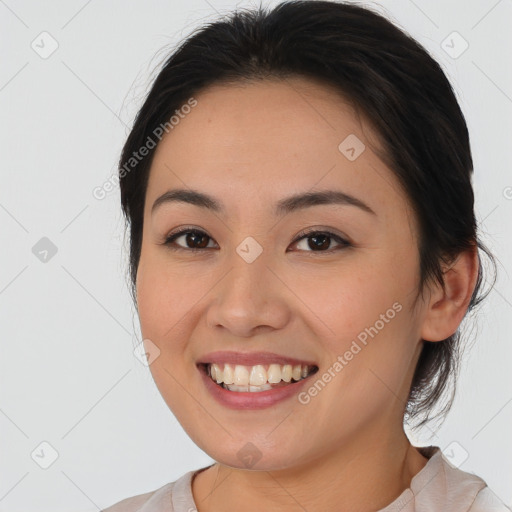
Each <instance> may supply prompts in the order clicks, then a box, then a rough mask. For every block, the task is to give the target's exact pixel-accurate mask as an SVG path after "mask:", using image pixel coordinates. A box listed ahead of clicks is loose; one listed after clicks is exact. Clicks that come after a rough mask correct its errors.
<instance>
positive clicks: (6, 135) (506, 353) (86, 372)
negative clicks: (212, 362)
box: [0, 0, 512, 512]
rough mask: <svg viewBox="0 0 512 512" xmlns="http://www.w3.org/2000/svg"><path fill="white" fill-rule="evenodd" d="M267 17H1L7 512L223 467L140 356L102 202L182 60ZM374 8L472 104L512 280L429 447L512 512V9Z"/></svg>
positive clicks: (58, 507) (386, 4) (30, 6)
mask: <svg viewBox="0 0 512 512" xmlns="http://www.w3.org/2000/svg"><path fill="white" fill-rule="evenodd" d="M275 3H276V2H264V4H265V5H274V4H275ZM255 4H256V2H235V1H227V0H226V1H219V0H211V1H207V0H186V1H185V0H173V1H172V2H164V1H157V0H153V1H148V2H142V1H138V2H136V1H126V0H123V1H121V0H110V1H101V2H100V1H99V0H89V1H84V0H74V1H69V0H68V1H66V2H64V1H57V0H52V1H49V2H28V1H18V2H15V1H14V0H5V1H3V0H0V34H1V37H2V48H3V54H2V61H1V62H2V65H1V69H0V115H1V119H2V123H1V134H0V140H1V141H2V142H1V143H2V146H1V149H2V152H1V158H2V165H1V168H0V169H1V170H0V172H1V187H0V237H1V240H0V242H1V265H0V325H1V333H2V343H1V344H0V350H1V354H0V375H1V385H0V432H1V436H0V443H1V448H0V449H1V455H0V511H7V510H9V511H10V512H18V511H24V512H27V511H52V512H60V511H69V510H74V511H77V512H80V511H86V510H91V511H92V510H98V508H100V507H105V506H107V505H110V504H111V503H113V502H115V501H119V500H121V499H123V498H125V497H128V496H132V495H135V494H139V493H143V492H148V491H150V490H154V489H156V488H157V487H160V486H161V485H163V484H165V483H166V482H169V481H172V480H175V479H176V478H178V477H179V476H181V475H182V474H183V473H184V472H185V471H189V470H192V469H196V468H199V467H201V466H204V465H207V464H209V463H210V461H211V459H210V458H209V457H208V456H207V455H206V454H204V453H203V452H201V451H200V450H199V449H198V448H197V447H196V446H195V445H194V444H193V443H192V442H191V441H190V440H189V439H188V437H187V436H186V434H185V433H184V432H183V430H182V429H181V427H180V425H179V424H178V423H177V421H176V420H175V418H174V417H173V415H172V414H171V413H170V411H169V410H168V409H167V407H166V405H165V404H164V402H163V400H162V399H161V397H160V395H159V393H158V390H157V389H156V387H155V385H154V383H153V381H152V378H151V376H150V373H149V370H148V368H147V367H145V366H144V365H143V364H141V363H140V362H139V360H138V359H137V358H136V357H135V356H134V354H133V346H134V344H135V343H136V342H137V340H140V332H139V330H138V323H137V318H136V315H135V312H134V308H133V306H132V304H131V302H130V298H129V293H128V289H127V286H126V279H125V272H126V249H127V243H126V240H125V238H124V232H123V220H122V217H121V213H120V207H119V196H118V188H115V189H114V190H113V192H112V193H110V194H109V195H108V196H107V197H106V198H105V199H103V200H98V199H95V198H94V197H93V194H92V191H93V189H94V188H95V187H97V186H101V185H102V184H103V183H104V182H105V180H107V179H108V178H109V177H110V176H111V175H112V174H113V173H115V171H116V162H117V159H118V156H119V152H120V149H121V147H122V144H123V141H124V139H125V137H126V135H127V133H128V130H129V127H130V126H131V123H132V121H133V116H134V114H135V113H136V110H137V108H138V107H139V106H140V104H141V101H142V99H143V96H144V94H145V92H146V91H147V87H148V86H149V84H150V83H151V78H152V76H154V74H153V75H151V72H152V70H153V68H154V66H155V65H157V64H158V63H159V62H160V61H161V60H162V59H163V57H164V55H165V52H166V51H167V50H169V49H170V48H172V47H173V45H175V44H176V43H178V42H179V41H180V40H181V38H182V37H185V36H187V35H188V34H189V33H190V32H191V30H192V29H193V28H194V27H195V26H196V25H198V24H201V23H204V22H206V21H211V20H212V19H214V18H215V17H216V16H217V13H222V12H224V11H226V10H228V9H231V8H233V7H235V6H237V5H238V6H241V7H243V6H253V5H255ZM369 5H373V6H376V8H377V10H379V11H380V12H382V13H385V14H387V15H388V16H389V17H390V18H391V19H392V20H393V21H394V22H396V23H398V24H399V25H400V26H401V27H402V28H405V29H406V30H407V31H408V32H409V33H410V34H412V35H413V36H414V37H416V38H417V39H418V40H419V41H420V42H421V43H422V44H423V45H425V46H426V48H427V49H428V50H429V51H430V52H431V53H432V54H433V55H434V57H435V58H436V59H437V60H438V61H440V62H441V64H442V66H443V69H445V71H446V73H447V74H448V76H449V78H450V80H451V82H452V84H453V86H454V88H455V89H456V92H457V95H458V98H459V100H460V103H461V106H462V109H463V111H464V113H465V115H466V118H467V122H468V125H469V130H470V134H471V139H472V147H473V154H474V160H475V178H474V186H475V192H476V197H477V201H476V210H477V215H478V219H479V222H480V227H481V229H482V231H483V234H484V241H485V242H487V244H488V245H489V247H490V248H491V249H492V250H493V251H494V252H495V254H496V256H497V257H498V259H499V265H500V268H499V272H500V278H499V281H498V283H497V285H496V288H495V289H494V291H493V292H492V293H491V294H490V296H489V298H488V301H487V303H486V304H485V306H483V307H482V309H481V316H480V317H479V320H478V321H477V323H476V329H474V331H473V334H475V335H477V336H478V339H477V341H476V343H475V344H474V346H473V347H472V349H471V351H468V352H467V354H466V356H465V360H464V361H465V362H464V365H463V368H462V374H461V378H460V384H459V392H458V395H457V400H456V402H455V405H454V407H453V409H452V412H451V413H450V415H449V417H448V419H447V421H446V422H445V424H444V425H443V426H442V428H441V429H440V430H439V431H437V432H432V431H431V430H428V429H425V430H424V431H422V432H421V433H419V434H417V435H416V436H413V437H412V441H413V442H414V443H416V444H418V445H426V444H435V445H438V446H440V447H441V448H442V449H443V450H444V452H445V454H447V456H449V457H451V459H452V461H453V462H454V463H455V464H457V465H459V466H460V467H461V469H463V470H465V471H470V472H474V473H476V474H478V475H479V476H481V477H482V478H484V479H485V480H486V481H487V482H488V484H489V486H490V487H491V488H492V489H493V490H494V492H495V493H496V494H497V495H498V496H499V497H500V499H501V500H503V501H504V502H505V503H507V504H509V505H510V504H511V503H512V486H511V485H510V482H512V462H511V461H512V438H511V436H510V431H511V425H512V403H511V402H512V383H511V377H510V360H511V359H512V343H511V340H510V335H509V333H510V330H511V327H512V292H511V291H510V278H509V275H508V269H510V268H511V267H512V261H511V259H512V245H511V242H510V239H511V228H510V222H508V219H510V216H511V213H512V188H511V187H512V173H511V170H510V169H511V156H510V144H511V131H512V130H511V124H512V123H511V115H510V114H511V111H512V99H511V97H512V76H511V68H510V65H506V62H510V57H511V55H510V53H511V51H510V49H511V48H512V41H511V39H512V37H511V30H510V26H511V18H512V2H511V1H510V0H501V1H496V0H492V1H484V0H480V1H477V0H472V1H462V0H459V1H455V0H451V1H445V0H438V1H434V0H429V1H421V2H420V0H416V1H415V2H413V1H411V0H403V1H400V2H399V1H381V2H373V3H369ZM44 31H46V32H48V33H49V34H50V35H49V36H48V35H40V34H41V33H42V32H44ZM454 31H456V32H458V33H459V34H460V36H461V37H462V38H463V39H461V38H459V37H458V36H457V35H453V32H454ZM54 41H56V43H55V42H54ZM443 41H445V42H444V43H443ZM464 41H467V43H468V44H469V47H468V48H467V49H466V51H464V52H463V53H461V54H460V55H459V53H460V52H461V50H462V49H463V48H464ZM52 44H53V45H55V44H58V48H57V49H56V50H55V51H54V52H53V53H52V54H51V55H47V54H46V53H48V52H50V51H51V50H52ZM45 52H46V53H45ZM43 57H45V58H43ZM43 237H47V238H48V239H49V240H50V241H51V243H52V244H53V246H54V247H55V248H56V250H57V252H56V254H54V255H53V254H52V249H51V247H49V245H48V244H49V242H48V241H47V240H46V241H45V240H43V241H40V240H41V239H42V238H43ZM36 244H39V245H36ZM34 246H35V247H36V249H33V248H34ZM44 250H48V251H49V252H48V253H44ZM41 251H43V252H41ZM34 253H35V254H34ZM41 258H43V260H44V258H46V261H41ZM205 421H207V419H205ZM43 441H45V442H47V443H49V444H50V445H51V447H49V446H47V445H42V446H41V443H42V442H43ZM34 450H35V451H34ZM52 450H55V451H56V452H57V453H58V458H57V459H56V460H55V461H54V462H53V464H51V465H50V466H49V467H48V468H47V469H43V468H42V467H40V465H41V464H43V465H44V464H48V463H50V462H51V457H52ZM31 454H34V455H33V457H32V456H31Z"/></svg>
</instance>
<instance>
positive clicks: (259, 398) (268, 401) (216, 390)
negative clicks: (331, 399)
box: [198, 368, 309, 409]
mask: <svg viewBox="0 0 512 512" xmlns="http://www.w3.org/2000/svg"><path fill="white" fill-rule="evenodd" d="M198 370H199V373H200V374H201V377H202V379H203V382H204V383H205V386H206V389H208V391H210V393H211V394H212V395H213V398H215V399H216V400H217V402H219V403H220V404H222V405H224V406H226V407H230V408H231V409H264V408H266V407H270V406H272V405H274V404H276V403H278V402H282V401H283V400H286V399H287V398H290V397H292V396H294V395H296V394H297V393H298V392H299V391H300V390H301V388H302V387H303V385H304V382H306V381H307V380H308V378H309V377H306V378H305V379H301V380H300V381H299V382H294V383H292V384H288V385H287V386H282V387H279V388H274V389H269V390H267V391H255V392H250V391H246V392H244V391H229V390H228V389H224V388H223V387H222V386H219V385H218V384H216V383H215V382H213V380H212V379H211V377H209V376H208V375H206V372H205V371H203V370H202V369H201V368H198Z"/></svg>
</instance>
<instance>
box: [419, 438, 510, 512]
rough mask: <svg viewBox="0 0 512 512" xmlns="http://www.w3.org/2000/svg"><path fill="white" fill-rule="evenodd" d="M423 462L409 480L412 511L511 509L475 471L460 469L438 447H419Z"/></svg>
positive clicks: (501, 511)
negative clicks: (419, 469) (425, 462)
mask: <svg viewBox="0 0 512 512" xmlns="http://www.w3.org/2000/svg"><path fill="white" fill-rule="evenodd" d="M422 453H424V454H427V455H426V456H430V458H429V461H428V463H427V465H426V466H425V467H424V468H423V470H421V471H420V472H419V473H418V474H417V475H416V476H415V477H414V478H413V479H412V481H411V489H412V492H413V494H414V497H413V500H412V501H413V503H414V505H415V507H414V508H413V509H412V510H415V512H427V511H431V510H443V511H447V512H448V511H450V512H512V510H510V509H509V508H507V507H506V506H505V504H504V503H502V502H501V501H500V500H499V499H498V497H497V496H496V495H495V494H494V493H493V492H492V491H491V489H490V488H489V487H488V486H487V483H486V482H485V480H483V479H482V478H480V477H479V476H478V475H475V474H473V473H469V472H466V471H463V470H461V469H460V468H458V467H456V466H454V465H453V464H452V463H451V462H450V460H449V458H447V457H445V455H444V454H443V452H441V450H440V448H439V447H428V448H427V449H425V448H423V452H422Z"/></svg>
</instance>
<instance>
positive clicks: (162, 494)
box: [100, 482, 176, 512]
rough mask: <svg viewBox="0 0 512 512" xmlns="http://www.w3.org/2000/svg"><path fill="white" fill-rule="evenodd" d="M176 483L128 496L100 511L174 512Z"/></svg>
mask: <svg viewBox="0 0 512 512" xmlns="http://www.w3.org/2000/svg"><path fill="white" fill-rule="evenodd" d="M175 484H176V482H170V483H167V484H165V485H163V486H162V487H160V488H159V489H156V490H154V491H151V492H147V493H144V494H138V495H137V496H132V497H130V498H126V499H124V500H122V501H119V502H117V503H114V504H113V505H111V506H109V507H108V508H105V509H102V510H101V511H100V512H160V511H165V512H173V508H172V504H171V503H172V501H171V500H172V491H173V488H174V486H175ZM163 504H165V505H163ZM164 507H165V508H164Z"/></svg>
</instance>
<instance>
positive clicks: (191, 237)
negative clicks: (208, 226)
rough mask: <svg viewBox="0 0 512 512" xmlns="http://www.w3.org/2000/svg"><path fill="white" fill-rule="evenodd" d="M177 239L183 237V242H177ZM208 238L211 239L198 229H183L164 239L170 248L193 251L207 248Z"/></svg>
mask: <svg viewBox="0 0 512 512" xmlns="http://www.w3.org/2000/svg"><path fill="white" fill-rule="evenodd" d="M179 239H183V242H182V243H177V240H179ZM209 240H212V239H211V238H210V237H209V236H208V235H207V234H206V233H204V232H203V231H200V230H198V229H185V230H181V231H178V232H177V233H174V234H172V235H170V236H168V237H167V238H166V240H165V245H167V246H169V247H171V248H172V249H184V250H187V249H188V250H192V251H194V250H201V249H206V248H208V243H209V242H208V241H209ZM182 244H183V245H182ZM176 246H177V247H176Z"/></svg>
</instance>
